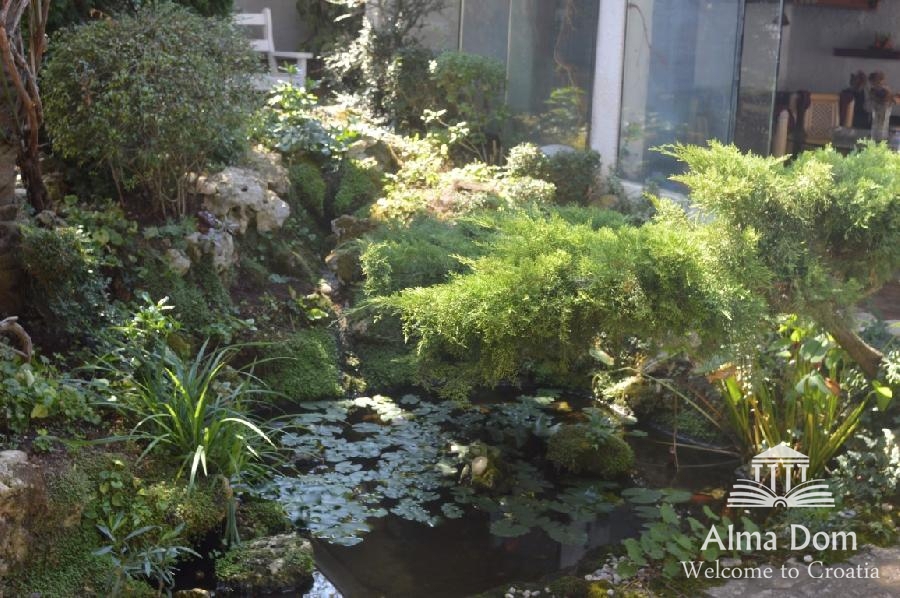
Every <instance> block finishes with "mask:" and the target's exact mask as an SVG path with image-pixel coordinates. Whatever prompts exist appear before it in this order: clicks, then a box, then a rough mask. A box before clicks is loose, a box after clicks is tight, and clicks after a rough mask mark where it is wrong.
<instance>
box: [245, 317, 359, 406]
mask: <svg viewBox="0 0 900 598" xmlns="http://www.w3.org/2000/svg"><path fill="white" fill-rule="evenodd" d="M264 359H266V360H267V361H265V363H264V364H263V367H262V370H261V373H260V375H261V376H262V378H263V380H265V382H266V384H267V385H268V386H269V388H271V389H272V390H273V391H274V392H278V393H280V394H282V395H284V396H285V397H287V398H288V399H290V400H292V401H315V400H319V399H332V398H337V397H340V396H342V395H343V389H342V388H341V385H340V376H341V373H340V370H339V369H338V363H337V359H338V350H337V344H336V343H335V340H334V337H333V336H332V335H331V334H330V333H329V332H328V331H327V330H323V329H320V328H311V329H307V330H300V331H298V332H295V333H294V334H292V335H291V336H289V337H287V338H285V339H284V340H282V341H281V342H278V343H276V344H273V345H271V346H270V347H268V348H267V349H266V350H265V351H264Z"/></svg>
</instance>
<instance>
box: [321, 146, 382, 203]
mask: <svg viewBox="0 0 900 598" xmlns="http://www.w3.org/2000/svg"><path fill="white" fill-rule="evenodd" d="M380 178H381V177H380V174H379V173H378V170H377V169H375V168H373V167H370V166H369V165H367V164H365V163H364V162H360V161H358V160H345V161H344V164H343V165H342V166H341V182H340V184H339V185H338V190H337V193H336V194H335V196H334V206H333V212H334V214H335V215H336V216H337V215H340V214H349V213H351V212H353V211H354V210H356V209H357V208H360V207H362V206H363V205H365V204H367V203H371V202H373V201H375V199H377V198H378V194H379V193H380V192H381V185H380V181H379V179H380Z"/></svg>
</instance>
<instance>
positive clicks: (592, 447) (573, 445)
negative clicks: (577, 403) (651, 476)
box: [547, 418, 634, 478]
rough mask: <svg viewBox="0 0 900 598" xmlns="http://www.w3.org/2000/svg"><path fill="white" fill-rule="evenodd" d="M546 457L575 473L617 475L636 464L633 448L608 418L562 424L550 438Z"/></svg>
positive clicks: (612, 476) (602, 475)
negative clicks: (619, 434)
mask: <svg viewBox="0 0 900 598" xmlns="http://www.w3.org/2000/svg"><path fill="white" fill-rule="evenodd" d="M604 419H605V418H604ZM547 459H548V460H549V461H551V462H553V463H555V464H556V465H558V466H560V467H564V468H565V469H567V470H569V471H571V472H572V473H575V474H587V475H594V476H599V477H602V478H614V477H616V476H620V475H622V474H624V473H627V472H628V471H629V470H630V469H631V468H632V467H633V466H634V451H632V450H631V447H630V446H629V445H628V443H627V442H625V441H624V440H623V439H622V438H621V437H620V436H618V435H617V434H616V433H615V427H614V426H613V425H612V424H611V422H609V420H606V421H605V422H603V421H602V420H598V421H596V422H592V423H581V424H564V425H562V426H560V427H559V428H558V429H557V430H556V432H555V433H554V434H553V435H552V436H550V438H549V439H548V440H547Z"/></svg>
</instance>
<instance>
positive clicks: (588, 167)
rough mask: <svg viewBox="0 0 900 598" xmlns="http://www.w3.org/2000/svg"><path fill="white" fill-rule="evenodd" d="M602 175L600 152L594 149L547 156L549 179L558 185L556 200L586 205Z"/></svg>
mask: <svg viewBox="0 0 900 598" xmlns="http://www.w3.org/2000/svg"><path fill="white" fill-rule="evenodd" d="M599 176H600V154H598V153H597V152H595V151H594V150H575V151H571V152H558V153H556V154H554V155H553V156H550V157H549V158H547V180H548V181H550V182H551V183H553V184H554V185H556V201H557V202H558V203H561V204H567V203H574V204H581V205H584V204H585V203H587V202H588V201H589V200H590V199H591V193H592V191H593V189H594V188H595V187H596V185H597V182H598V180H599Z"/></svg>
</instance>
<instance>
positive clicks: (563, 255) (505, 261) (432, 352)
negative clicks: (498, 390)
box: [374, 206, 762, 384]
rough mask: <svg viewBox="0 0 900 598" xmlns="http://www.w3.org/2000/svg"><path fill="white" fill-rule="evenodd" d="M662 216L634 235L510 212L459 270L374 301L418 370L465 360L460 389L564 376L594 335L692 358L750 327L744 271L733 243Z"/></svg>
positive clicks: (676, 213) (752, 307)
mask: <svg viewBox="0 0 900 598" xmlns="http://www.w3.org/2000/svg"><path fill="white" fill-rule="evenodd" d="M663 208H664V209H663V210H662V211H661V213H660V214H659V215H658V216H657V217H656V218H655V219H654V220H653V221H652V222H651V223H649V224H646V225H644V226H642V227H639V228H636V227H629V226H620V227H619V228H615V229H611V228H601V229H599V230H594V229H593V228H591V227H590V226H587V225H585V224H575V225H573V224H572V223H570V222H568V221H566V220H563V219H562V218H559V217H557V216H552V215H551V216H550V217H549V218H543V217H539V216H538V217H536V216H528V215H524V214H519V215H513V216H510V217H509V218H508V219H504V220H502V221H501V222H500V224H499V225H498V232H497V234H496V235H495V237H494V238H493V239H494V240H493V242H492V244H491V246H490V250H489V252H488V253H487V254H486V255H484V256H482V257H479V258H477V259H475V260H472V261H470V262H469V267H470V268H471V272H469V273H467V274H464V275H458V276H455V277H453V278H451V279H450V280H449V281H448V282H446V283H443V284H439V285H434V286H431V287H428V288H414V289H406V290H404V291H402V292H401V293H399V294H397V295H394V296H391V297H387V298H379V299H376V300H375V301H374V302H375V303H376V305H380V306H382V307H384V308H387V309H389V310H392V311H395V312H397V313H399V315H400V317H401V318H402V320H403V324H404V329H405V331H406V333H407V335H408V336H410V337H412V338H414V339H416V340H417V341H418V349H419V354H420V355H421V356H422V357H423V358H425V359H426V362H427V360H429V359H432V360H433V361H436V360H446V359H447V358H450V359H453V360H458V362H460V363H462V364H464V365H465V364H468V365H469V366H470V367H472V368H473V370H474V371H473V372H472V374H473V377H471V378H469V379H468V380H469V381H470V382H472V383H477V382H483V383H487V384H496V383H497V382H499V381H500V380H503V379H509V378H512V377H514V376H516V375H517V374H518V373H520V372H521V371H522V370H523V367H524V366H525V365H526V364H529V363H532V364H533V363H540V364H544V365H546V366H547V367H555V368H556V369H557V370H559V371H565V370H566V368H567V365H568V364H570V363H572V361H573V360H575V359H577V358H579V357H580V356H583V355H585V354H587V352H588V351H589V350H590V349H591V348H592V347H593V346H594V343H596V342H597V340H598V338H601V335H602V338H603V344H604V348H605V349H606V350H607V351H608V352H609V351H610V350H611V351H615V350H617V348H619V347H621V346H622V343H623V342H624V341H625V340H626V339H628V338H629V337H632V336H638V337H642V338H648V339H653V340H655V341H657V342H658V343H659V344H660V345H662V346H666V347H669V348H670V349H674V350H678V349H679V348H684V347H686V346H688V347H690V348H692V349H695V350H701V351H702V350H703V349H704V347H706V348H707V349H712V348H714V347H717V346H719V345H720V344H721V343H723V342H727V341H728V340H730V339H735V338H737V337H739V336H740V334H741V333H742V332H745V331H746V330H747V329H748V328H751V329H752V328H754V327H755V326H756V325H757V324H758V314H759V313H760V311H761V309H762V306H761V305H760V304H759V302H755V301H754V300H753V298H752V295H751V294H750V293H749V289H748V286H749V285H752V284H753V283H754V279H753V278H752V276H751V275H750V274H752V272H753V271H752V269H750V268H745V267H743V268H736V267H735V266H737V265H740V264H741V263H742V262H743V261H744V260H746V255H745V240H744V239H743V238H742V237H740V236H737V235H733V236H732V235H731V233H730V231H723V230H722V229H721V228H720V227H718V226H715V227H714V226H709V225H706V224H702V223H697V222H691V221H689V220H688V219H687V218H686V217H685V215H684V213H683V212H682V211H681V210H680V209H678V208H676V207H666V206H663ZM751 263H752V262H751ZM748 273H749V274H748ZM694 335H696V336H694ZM694 344H699V346H698V347H694V346H693V345H694ZM429 363H430V362H429Z"/></svg>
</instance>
